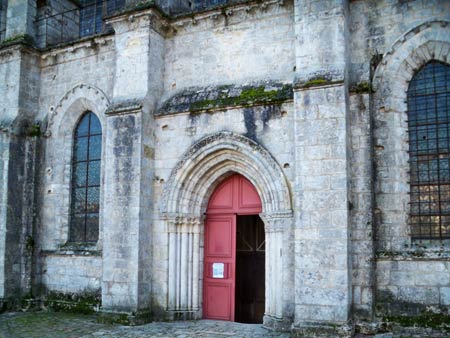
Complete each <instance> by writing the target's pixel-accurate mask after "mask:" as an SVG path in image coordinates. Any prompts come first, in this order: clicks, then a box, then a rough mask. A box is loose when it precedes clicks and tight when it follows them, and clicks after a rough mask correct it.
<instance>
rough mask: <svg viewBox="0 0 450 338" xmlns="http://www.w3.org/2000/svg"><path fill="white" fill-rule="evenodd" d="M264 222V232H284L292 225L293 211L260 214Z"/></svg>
mask: <svg viewBox="0 0 450 338" xmlns="http://www.w3.org/2000/svg"><path fill="white" fill-rule="evenodd" d="M259 216H260V217H261V219H262V220H263V222H264V230H265V232H266V233H268V232H282V231H283V230H284V229H286V228H289V227H290V226H291V224H292V217H293V213H292V210H279V211H271V212H262V213H260V214H259Z"/></svg>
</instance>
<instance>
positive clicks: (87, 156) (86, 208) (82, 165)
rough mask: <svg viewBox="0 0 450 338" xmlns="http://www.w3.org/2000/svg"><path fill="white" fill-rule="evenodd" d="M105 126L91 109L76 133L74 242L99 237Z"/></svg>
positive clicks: (73, 185) (73, 211)
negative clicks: (101, 166)
mask: <svg viewBox="0 0 450 338" xmlns="http://www.w3.org/2000/svg"><path fill="white" fill-rule="evenodd" d="M101 153H102V129H101V125H100V121H99V120H98V118H97V116H95V114H94V113H92V112H87V113H86V114H84V115H83V117H82V118H81V120H80V122H79V123H78V125H77V128H76V130H75V135H74V144H73V159H72V189H71V194H72V196H71V197H72V198H71V201H72V202H71V218H70V241H71V242H96V241H97V240H98V227H99V222H98V219H99V216H98V215H99V204H100V164H101V163H100V157H101Z"/></svg>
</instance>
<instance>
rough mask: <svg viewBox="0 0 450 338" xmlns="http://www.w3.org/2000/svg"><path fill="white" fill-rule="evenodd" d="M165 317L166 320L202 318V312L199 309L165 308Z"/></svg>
mask: <svg viewBox="0 0 450 338" xmlns="http://www.w3.org/2000/svg"><path fill="white" fill-rule="evenodd" d="M166 317H167V319H168V320H198V319H202V312H201V311H200V310H191V311H189V310H186V311H177V310H167V311H166Z"/></svg>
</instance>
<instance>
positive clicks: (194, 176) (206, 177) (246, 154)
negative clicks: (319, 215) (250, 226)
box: [161, 131, 292, 219]
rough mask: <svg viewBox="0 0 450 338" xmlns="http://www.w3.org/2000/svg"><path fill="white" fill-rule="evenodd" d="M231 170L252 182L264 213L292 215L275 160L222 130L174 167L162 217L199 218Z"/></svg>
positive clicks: (253, 143) (251, 144)
mask: <svg viewBox="0 0 450 338" xmlns="http://www.w3.org/2000/svg"><path fill="white" fill-rule="evenodd" d="M232 173H239V174H241V175H243V176H245V177H246V178H247V179H249V180H250V181H251V182H252V184H253V185H254V186H255V188H256V190H257V191H258V193H259V195H260V197H261V200H262V205H263V213H264V214H267V215H277V214H278V215H282V216H283V218H286V215H288V217H291V216H292V208H291V200H290V193H289V189H288V185H287V182H286V178H285V176H284V174H283V172H282V170H281V168H280V167H279V165H278V163H277V162H276V161H275V159H274V158H273V157H272V156H271V155H270V153H269V152H268V151H267V150H266V149H264V148H263V147H261V146H260V145H259V144H258V143H256V142H255V141H253V140H251V139H249V138H247V137H245V136H241V135H237V134H234V133H231V132H226V131H223V132H220V133H216V134H213V135H210V136H207V137H204V138H203V139H201V140H200V141H198V142H197V143H195V144H194V145H193V146H192V147H191V148H190V149H189V150H188V151H187V152H186V153H185V155H184V156H183V159H182V160H181V161H180V162H179V163H178V165H177V166H176V167H175V168H174V169H173V171H172V174H171V177H170V179H169V181H168V184H167V186H166V189H165V190H164V195H163V205H162V206H161V212H162V215H163V218H166V219H167V217H169V218H173V217H174V216H173V215H177V216H180V215H182V216H185V217H194V218H197V217H199V215H202V214H203V213H204V211H205V210H206V206H207V203H208V200H209V197H210V195H211V194H212V192H213V191H214V189H215V187H216V186H217V185H218V184H219V183H220V182H221V181H222V180H223V179H225V178H226V177H228V176H229V175H231V174H232ZM170 215H172V216H170ZM175 217H176V216H175Z"/></svg>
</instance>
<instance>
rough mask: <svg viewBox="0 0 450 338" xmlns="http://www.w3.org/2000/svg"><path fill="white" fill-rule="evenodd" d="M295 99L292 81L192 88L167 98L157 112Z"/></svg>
mask: <svg viewBox="0 0 450 338" xmlns="http://www.w3.org/2000/svg"><path fill="white" fill-rule="evenodd" d="M292 99H293V90H292V85H291V84H283V83H273V82H265V83H257V84H250V85H244V86H231V85H225V86H217V87H207V88H201V89H199V88H191V89H188V90H185V91H183V92H182V93H180V94H177V95H175V96H174V97H172V98H170V99H169V100H168V101H166V102H165V103H164V105H163V107H162V108H161V109H160V110H159V111H158V113H157V115H166V114H173V113H179V112H200V111H211V110H217V109H223V108H229V107H251V106H257V105H270V104H275V103H281V102H284V101H288V100H292Z"/></svg>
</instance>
